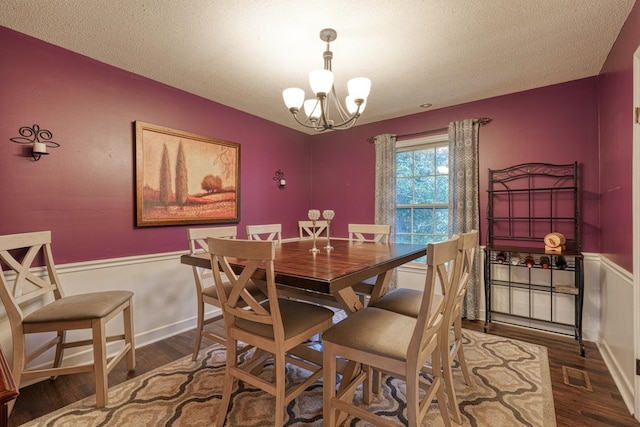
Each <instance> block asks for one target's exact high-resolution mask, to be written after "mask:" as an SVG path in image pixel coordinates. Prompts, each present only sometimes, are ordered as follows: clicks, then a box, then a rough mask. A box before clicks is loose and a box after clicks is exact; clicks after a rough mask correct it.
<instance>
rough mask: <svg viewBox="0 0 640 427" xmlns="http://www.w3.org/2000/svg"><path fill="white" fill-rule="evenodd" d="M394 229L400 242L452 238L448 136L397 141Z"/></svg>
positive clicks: (423, 241)
mask: <svg viewBox="0 0 640 427" xmlns="http://www.w3.org/2000/svg"><path fill="white" fill-rule="evenodd" d="M395 230H396V233H395V240H396V242H398V243H422V244H427V243H432V242H440V241H442V240H446V239H447V238H448V237H449V145H448V135H446V134H444V135H436V136H431V137H428V138H420V139H416V140H410V141H401V142H398V143H397V144H396V226H395ZM420 261H422V262H424V260H416V262H420Z"/></svg>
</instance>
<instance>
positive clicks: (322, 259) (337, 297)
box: [181, 238, 427, 419]
mask: <svg viewBox="0 0 640 427" xmlns="http://www.w3.org/2000/svg"><path fill="white" fill-rule="evenodd" d="M330 242H331V244H330V245H329V244H328V242H327V240H326V239H318V240H315V241H314V240H313V239H303V240H295V241H285V242H282V243H279V244H277V245H276V248H275V259H274V272H275V282H276V283H277V284H278V287H279V290H278V291H279V292H280V291H281V290H283V289H288V290H296V291H299V292H295V294H294V295H295V298H298V299H301V300H308V301H310V302H316V303H317V302H320V303H322V302H323V301H326V302H327V303H329V302H330V301H331V300H332V299H333V301H335V302H337V305H336V306H338V307H339V308H341V309H343V310H344V312H345V313H346V315H347V316H348V315H349V314H352V313H355V312H357V311H358V310H361V309H363V308H364V304H363V302H362V299H361V298H360V297H359V296H358V293H359V292H358V290H359V289H360V290H362V289H366V293H367V294H368V298H369V301H370V302H373V301H375V300H376V299H378V298H380V297H381V296H382V295H384V294H385V293H386V292H387V290H388V287H389V283H390V280H391V277H392V272H393V270H394V269H395V268H397V267H399V266H401V265H403V264H406V263H408V262H411V261H414V260H416V259H418V258H420V257H423V256H426V250H427V247H426V245H424V244H407V243H381V242H368V241H352V240H348V239H339V238H338V239H331V241H330ZM326 246H331V247H332V249H331V250H326V249H324V247H326ZM314 248H316V249H320V250H319V251H315V250H314ZM181 262H182V263H183V264H187V265H191V266H196V267H201V268H211V257H210V255H209V254H208V253H197V254H188V255H182V256H181ZM246 262H247V261H246V260H241V259H235V260H234V259H230V263H231V265H232V267H233V268H234V269H235V270H236V272H237V273H239V272H240V271H241V270H242V268H243V267H244V265H246ZM265 278H266V272H265V270H260V269H258V270H257V272H256V275H255V276H254V279H257V281H260V280H265ZM363 283H368V284H369V286H365V287H362V286H361V285H362V284H363ZM285 293H286V291H285ZM294 353H295V354H296V355H298V356H300V357H302V358H304V359H307V360H311V361H313V362H315V363H318V364H322V353H321V349H318V348H317V346H313V345H302V346H298V347H297V348H296V349H295V350H294ZM360 369H361V368H360V365H359V364H356V363H351V362H347V363H344V361H342V362H341V363H339V368H338V370H339V372H341V373H342V374H343V376H345V377H347V378H353V377H355V376H356V375H358V372H359V371H360ZM343 383H345V384H346V383H348V381H346V382H343ZM354 391H355V390H354ZM345 415H346V414H344V413H343V414H342V416H341V417H340V419H343V418H344V416H345Z"/></svg>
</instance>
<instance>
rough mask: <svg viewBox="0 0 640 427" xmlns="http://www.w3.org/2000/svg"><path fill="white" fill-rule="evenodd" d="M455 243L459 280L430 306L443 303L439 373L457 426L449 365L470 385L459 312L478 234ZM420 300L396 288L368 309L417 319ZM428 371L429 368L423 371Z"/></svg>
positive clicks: (411, 292) (415, 292) (459, 418)
mask: <svg viewBox="0 0 640 427" xmlns="http://www.w3.org/2000/svg"><path fill="white" fill-rule="evenodd" d="M459 238H460V239H459V244H458V263H459V264H458V265H459V269H460V271H459V272H458V273H457V275H458V277H459V280H458V281H457V282H456V283H453V285H454V286H453V287H452V288H451V289H447V288H446V287H444V288H442V289H441V292H442V295H435V296H434V303H436V304H437V303H439V302H440V301H441V300H445V312H444V321H443V337H444V339H446V345H445V346H443V349H444V350H445V352H444V353H443V355H442V358H443V372H444V381H445V388H446V390H447V397H448V400H449V403H450V405H451V415H452V418H453V420H454V421H455V422H457V423H461V422H462V416H461V414H460V409H459V407H458V404H457V398H456V394H455V387H454V383H453V371H452V368H453V365H454V361H455V359H456V358H457V359H458V362H459V364H460V369H461V370H462V374H463V376H464V380H465V383H466V384H470V383H471V379H470V377H469V370H468V368H467V363H466V360H465V357H464V349H463V346H462V341H463V339H462V312H463V308H464V300H465V296H466V294H467V285H468V283H469V278H470V275H471V272H472V271H473V266H474V259H475V254H476V250H477V247H478V231H477V230H473V231H470V232H468V233H461V234H460V235H459ZM421 300H422V291H420V290H417V289H407V288H397V289H394V290H392V291H391V292H388V293H387V294H386V295H384V296H382V297H381V298H379V299H378V300H377V301H375V302H373V303H371V306H372V307H376V308H380V309H384V310H389V311H393V312H396V313H400V314H404V315H406V316H411V317H418V315H419V313H420V302H421ZM424 371H425V372H427V373H428V372H430V368H429V366H428V365H427V367H426V368H425V369H424ZM378 384H379V383H378V381H377V380H376V381H375V383H374V387H375V388H377V387H378Z"/></svg>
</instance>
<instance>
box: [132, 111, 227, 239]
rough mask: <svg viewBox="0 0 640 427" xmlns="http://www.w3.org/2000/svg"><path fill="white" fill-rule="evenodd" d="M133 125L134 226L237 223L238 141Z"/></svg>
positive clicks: (143, 124) (164, 128) (159, 127)
mask: <svg viewBox="0 0 640 427" xmlns="http://www.w3.org/2000/svg"><path fill="white" fill-rule="evenodd" d="M135 125H136V211H137V223H136V225H137V226H138V227H144V226H159V225H183V224H209V223H225V222H226V223H231V222H239V221H240V144H238V143H235V142H229V141H224V140H221V139H215V138H209V137H206V136H202V135H196V134H193V133H188V132H183V131H179V130H175V129H170V128H166V127H162V126H157V125H152V124H149V123H144V122H140V121H136V122H135Z"/></svg>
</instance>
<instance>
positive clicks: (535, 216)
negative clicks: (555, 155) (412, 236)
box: [484, 162, 585, 356]
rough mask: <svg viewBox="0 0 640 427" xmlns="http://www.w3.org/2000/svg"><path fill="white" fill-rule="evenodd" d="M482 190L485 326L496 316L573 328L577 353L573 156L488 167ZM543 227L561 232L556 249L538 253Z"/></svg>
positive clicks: (579, 258)
mask: <svg viewBox="0 0 640 427" xmlns="http://www.w3.org/2000/svg"><path fill="white" fill-rule="evenodd" d="M487 192H488V205H487V224H488V232H487V245H486V247H485V269H484V283H485V303H486V319H485V320H486V321H485V327H484V329H485V332H488V330H489V327H490V324H491V323H492V322H501V323H510V324H516V325H519V326H525V327H530V328H535V329H540V330H545V331H549V332H556V333H562V334H567V335H573V336H574V337H575V339H576V340H577V341H578V344H579V349H580V354H581V355H582V356H584V354H585V351H584V343H583V338H582V309H583V302H584V296H583V295H584V268H583V260H584V258H583V255H582V253H581V252H580V234H579V225H580V224H579V217H580V215H579V187H578V166H577V163H575V162H574V163H572V164H566V165H555V164H550V163H526V164H521V165H516V166H512V167H510V168H506V169H495V170H492V169H490V170H489V185H488V189H487ZM551 232H560V233H562V234H563V235H564V236H565V237H566V249H565V250H563V251H562V253H545V245H544V236H545V235H546V234H548V233H551ZM543 257H547V258H548V261H549V263H548V265H546V263H545V262H543V263H541V260H542V261H546V260H545V259H544V258H543Z"/></svg>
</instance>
